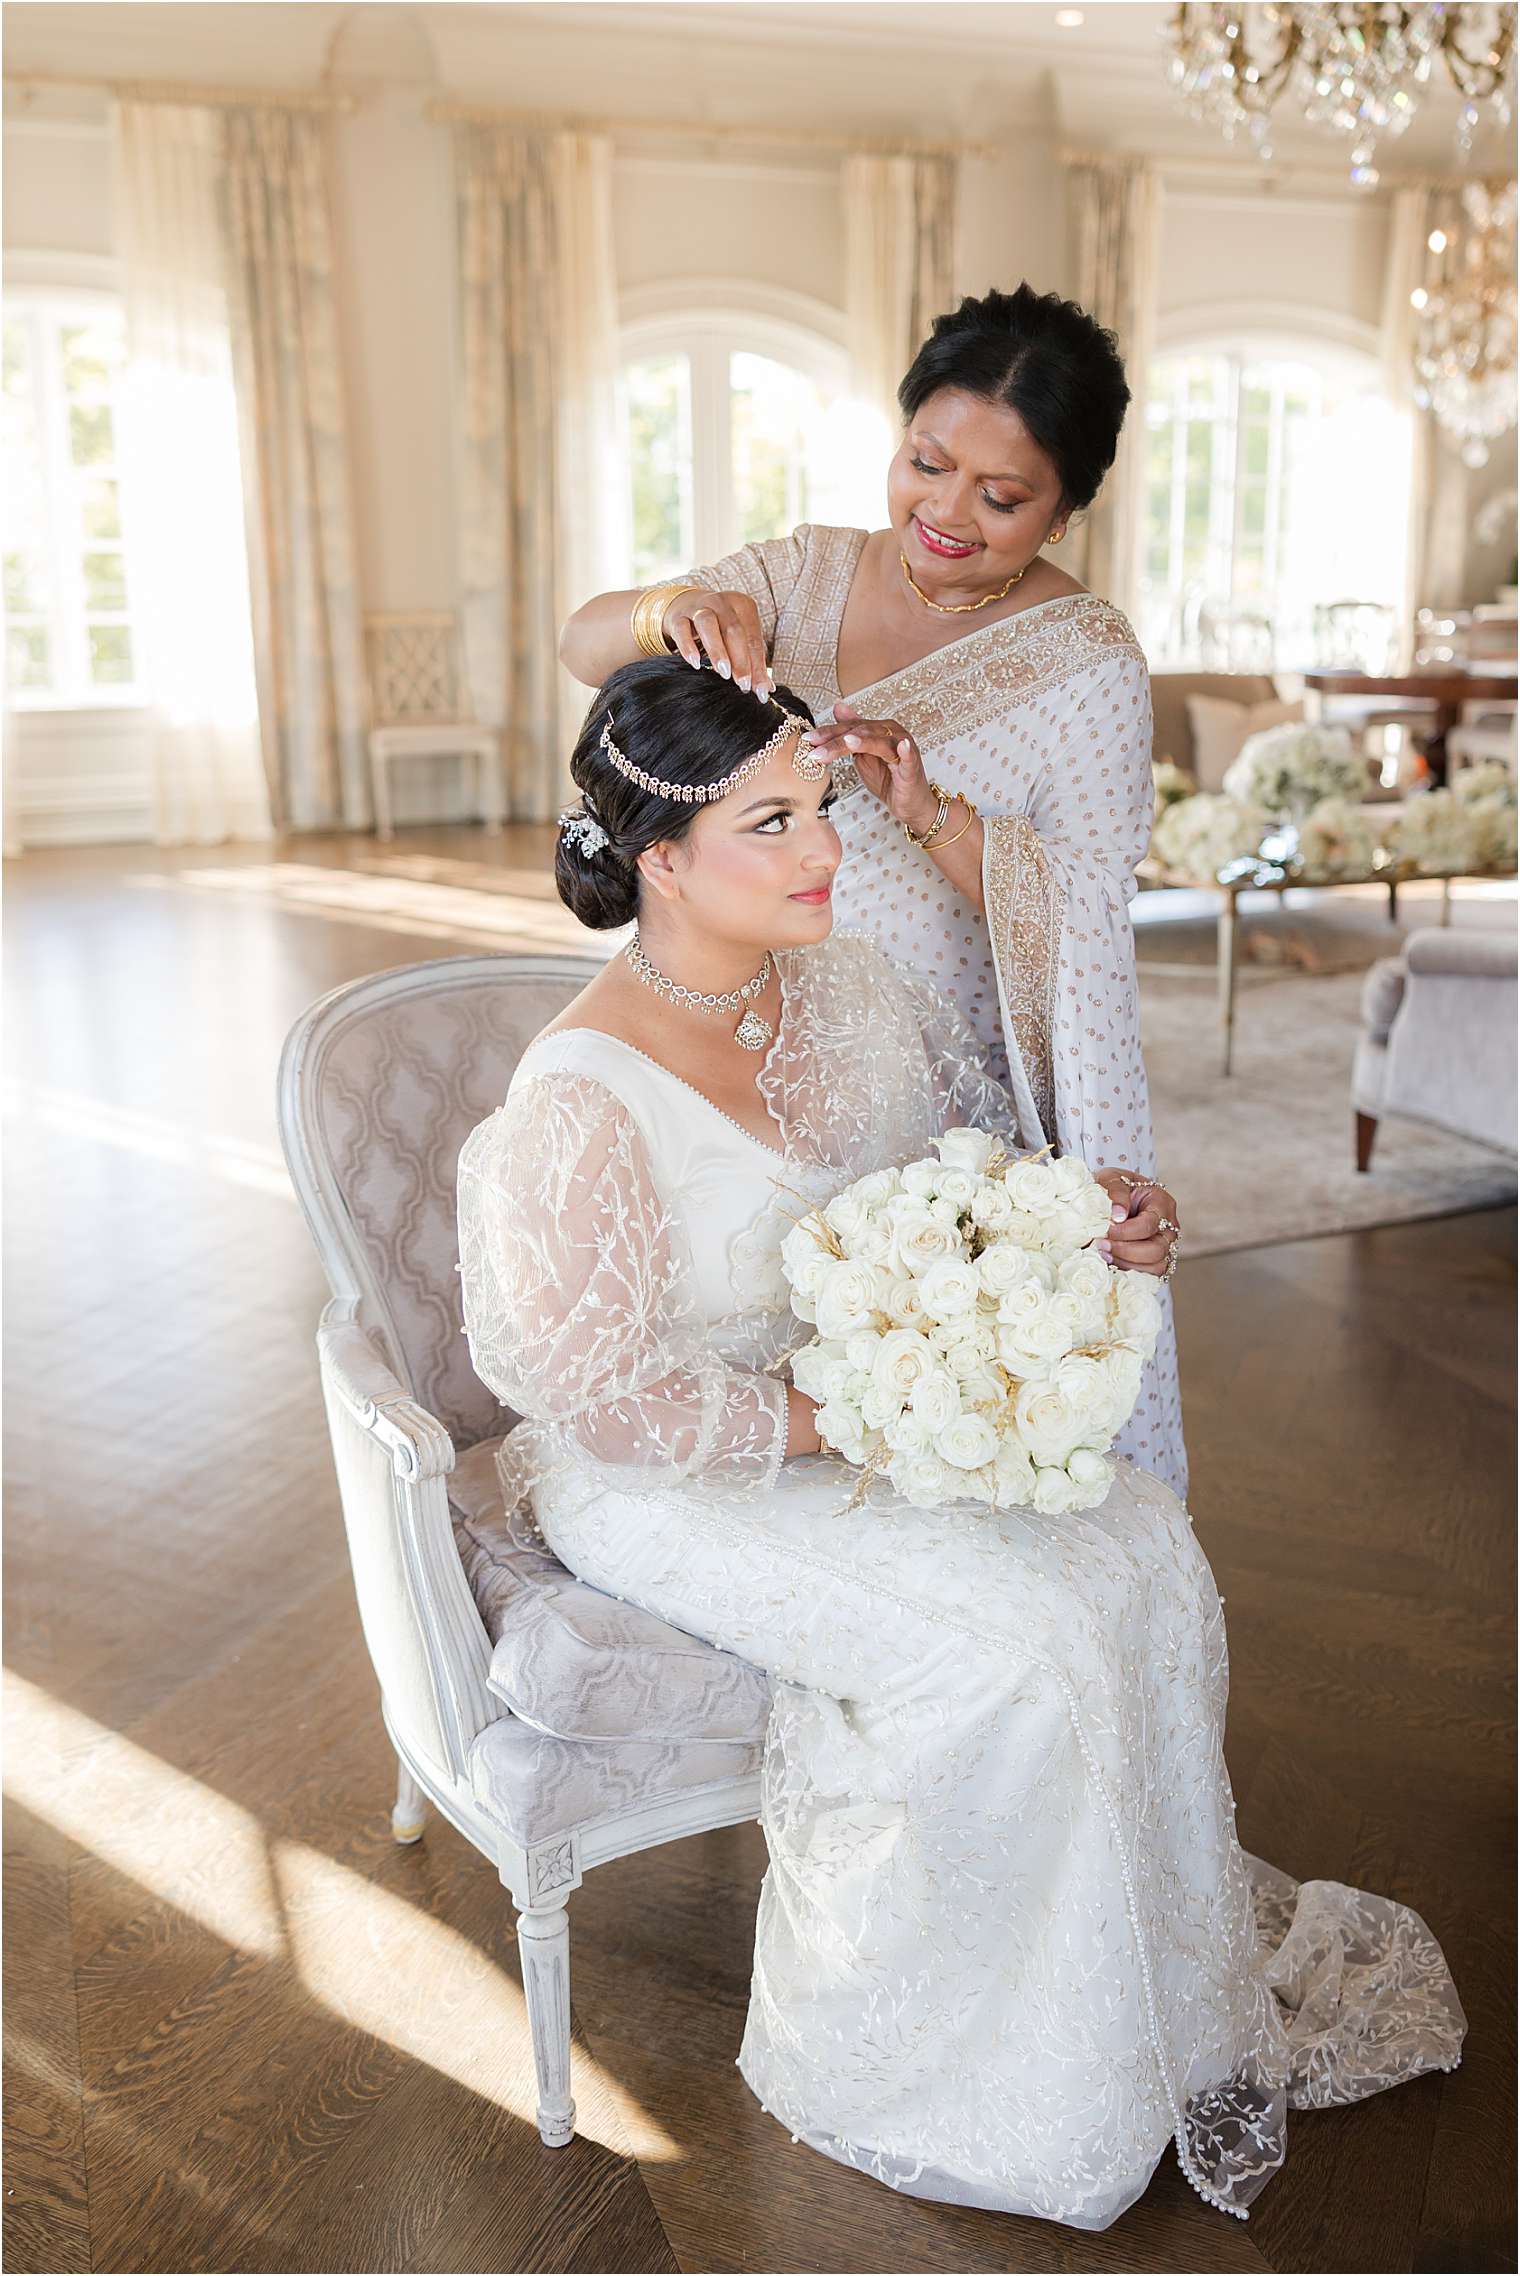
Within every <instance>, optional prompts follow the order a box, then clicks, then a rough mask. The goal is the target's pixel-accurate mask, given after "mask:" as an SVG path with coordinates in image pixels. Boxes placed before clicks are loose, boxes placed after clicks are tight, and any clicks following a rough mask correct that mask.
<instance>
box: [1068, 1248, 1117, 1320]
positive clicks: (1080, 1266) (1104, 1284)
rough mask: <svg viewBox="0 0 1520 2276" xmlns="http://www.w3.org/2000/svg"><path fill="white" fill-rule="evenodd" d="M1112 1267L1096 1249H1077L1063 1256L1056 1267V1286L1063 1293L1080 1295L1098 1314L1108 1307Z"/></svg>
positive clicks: (1104, 1312)
mask: <svg viewBox="0 0 1520 2276" xmlns="http://www.w3.org/2000/svg"><path fill="white" fill-rule="evenodd" d="M1113 1278H1114V1268H1113V1266H1112V1265H1110V1264H1105V1263H1104V1261H1103V1259H1102V1257H1100V1256H1099V1255H1098V1253H1097V1251H1096V1249H1079V1250H1078V1252H1077V1254H1076V1255H1075V1256H1073V1257H1065V1258H1063V1259H1062V1261H1061V1263H1060V1264H1059V1265H1058V1266H1057V1267H1056V1276H1055V1279H1056V1286H1057V1288H1058V1289H1060V1291H1061V1292H1062V1294H1063V1295H1066V1296H1080V1297H1082V1298H1083V1299H1084V1301H1085V1302H1087V1303H1089V1304H1091V1305H1093V1306H1095V1307H1096V1308H1097V1309H1098V1311H1099V1313H1100V1315H1102V1314H1106V1312H1107V1309H1108V1291H1109V1284H1110V1282H1111V1281H1112V1280H1113Z"/></svg>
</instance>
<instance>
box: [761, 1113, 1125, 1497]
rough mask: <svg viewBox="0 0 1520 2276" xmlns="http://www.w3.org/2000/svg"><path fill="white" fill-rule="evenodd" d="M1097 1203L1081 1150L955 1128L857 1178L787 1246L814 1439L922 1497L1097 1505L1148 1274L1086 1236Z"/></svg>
mask: <svg viewBox="0 0 1520 2276" xmlns="http://www.w3.org/2000/svg"><path fill="white" fill-rule="evenodd" d="M1111 1221H1112V1219H1111V1203H1110V1200H1109V1197H1108V1195H1107V1193H1106V1192H1105V1191H1104V1189H1103V1187H1102V1186H1100V1185H1099V1183H1098V1181H1097V1179H1096V1178H1095V1177H1094V1176H1093V1174H1092V1172H1091V1171H1090V1170H1089V1169H1088V1167H1087V1165H1086V1164H1085V1163H1084V1162H1081V1161H1077V1160H1074V1159H1070V1158H1068V1159H1066V1160H1063V1161H1051V1160H1048V1159H1046V1158H1044V1157H1043V1156H1042V1155H1032V1156H1027V1157H1023V1158H1011V1157H1010V1156H1009V1155H1008V1154H1007V1152H1006V1150H1005V1148H1004V1147H1003V1144H1002V1142H1001V1140H999V1139H997V1138H993V1137H989V1136H988V1135H987V1134H986V1133H985V1132H982V1131H978V1130H951V1131H947V1132H946V1134H945V1136H944V1137H943V1138H941V1139H940V1140H939V1141H938V1158H937V1159H935V1158H929V1159H926V1160H923V1161H918V1162H910V1163H909V1164H908V1166H907V1168H906V1169H902V1170H876V1171H873V1172H871V1173H870V1174H869V1175H868V1176H866V1177H862V1178H857V1179H856V1180H855V1182H854V1184H853V1185H850V1186H847V1187H846V1188H845V1190H844V1191H843V1192H842V1193H840V1194H837V1195H836V1196H835V1198H834V1199H833V1200H832V1201H830V1202H828V1203H827V1204H826V1205H825V1206H824V1207H823V1208H822V1209H815V1210H812V1211H810V1212H809V1213H808V1215H807V1216H805V1217H804V1218H802V1220H801V1221H800V1223H798V1224H796V1225H795V1226H793V1228H792V1229H791V1231H790V1232H789V1233H788V1234H787V1236H786V1238H785V1240H784V1241H783V1243H782V1252H781V1255H782V1265H783V1268H784V1270H785V1273H786V1277H787V1280H788V1282H789V1284H790V1287H791V1291H792V1299H791V1301H792V1310H793V1311H794V1312H795V1313H796V1314H797V1316H798V1318H799V1319H802V1320H806V1321H808V1322H809V1323H811V1324H812V1325H813V1327H814V1328H815V1329H816V1334H815V1337H814V1339H813V1340H812V1341H811V1342H810V1343H807V1344H804V1345H803V1346H802V1348H801V1349H800V1350H798V1351H797V1352H795V1353H794V1354H793V1355H792V1362H791V1371H792V1380H793V1382H794V1383H795V1384H796V1386H797V1388H798V1390H800V1391H802V1392H804V1393H805V1394H806V1395H807V1396H808V1397H809V1398H810V1399H816V1400H817V1401H818V1402H819V1405H818V1413H817V1418H816V1419H817V1425H818V1433H819V1436H820V1437H821V1438H822V1439H823V1440H824V1442H825V1444H827V1445H828V1446H830V1447H832V1448H833V1449H834V1450H835V1451H836V1452H837V1453H839V1454H841V1455H843V1457H844V1459H845V1460H846V1461H847V1462H850V1463H853V1464H855V1465H857V1466H858V1467H859V1468H860V1469H861V1470H862V1472H863V1473H864V1475H863V1476H862V1479H861V1482H860V1486H859V1488H858V1489H857V1498H858V1495H859V1494H861V1493H864V1492H865V1491H866V1490H867V1488H868V1486H869V1483H870V1481H871V1479H872V1478H874V1477H875V1476H877V1475H884V1476H885V1477H886V1478H888V1479H889V1480H890V1482H891V1483H892V1485H893V1486H894V1487H895V1488H896V1489H897V1491H898V1492H899V1493H900V1494H902V1495H903V1497H904V1498H905V1499H906V1500H908V1501H910V1502H912V1503H913V1504H914V1505H915V1507H917V1508H921V1509H933V1508H937V1507H938V1506H939V1505H940V1504H941V1503H944V1502H949V1501H967V1500H969V1501H977V1502H981V1503H984V1504H985V1505H986V1506H987V1507H988V1508H992V1509H1014V1508H1025V1509H1027V1508H1033V1509H1037V1510H1040V1511H1043V1512H1044V1513H1046V1514H1048V1515H1059V1514H1061V1513H1063V1512H1065V1511H1068V1510H1080V1509H1096V1508H1097V1507H1098V1506H1099V1505H1100V1503H1102V1502H1103V1500H1104V1499H1105V1498H1106V1496H1107V1494H1108V1490H1109V1487H1110V1485H1111V1484H1112V1482H1113V1475H1114V1472H1113V1464H1112V1462H1111V1461H1110V1460H1109V1459H1108V1450H1109V1448H1110V1447H1111V1446H1112V1444H1113V1439H1114V1434H1115V1433H1116V1432H1117V1431H1118V1430H1119V1429H1120V1428H1121V1427H1122V1425H1123V1424H1124V1423H1125V1421H1126V1420H1127V1419H1128V1417H1129V1415H1130V1414H1131V1412H1132V1411H1133V1409H1134V1405H1135V1401H1136V1399H1137V1398H1138V1397H1139V1393H1140V1376H1141V1370H1142V1369H1143V1367H1144V1365H1145V1362H1146V1360H1147V1359H1148V1358H1149V1357H1150V1355H1151V1352H1152V1351H1153V1350H1154V1348H1155V1343H1156V1337H1157V1334H1158V1332H1159V1329H1160V1324H1161V1303H1160V1299H1159V1296H1158V1294H1157V1291H1156V1287H1155V1283H1154V1282H1153V1281H1152V1280H1150V1279H1149V1278H1147V1277H1146V1276H1145V1275H1143V1274H1139V1273H1133V1272H1120V1271H1118V1270H1117V1269H1116V1268H1115V1267H1114V1266H1112V1265H1110V1264H1108V1263H1107V1262H1105V1260H1104V1259H1103V1258H1102V1257H1101V1256H1100V1255H1098V1253H1097V1252H1096V1250H1094V1249H1093V1248H1092V1246H1091V1243H1092V1242H1094V1241H1096V1240H1098V1239H1100V1238H1101V1237H1102V1235H1103V1234H1104V1233H1105V1232H1106V1231H1107V1230H1108V1227H1109V1225H1110V1223H1111Z"/></svg>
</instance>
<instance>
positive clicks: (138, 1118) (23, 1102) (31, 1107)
mask: <svg viewBox="0 0 1520 2276" xmlns="http://www.w3.org/2000/svg"><path fill="white" fill-rule="evenodd" d="M5 1115H6V1119H7V1120H8V1121H15V1122H21V1123H24V1124H25V1125H26V1126H27V1127H28V1128H29V1129H35V1130H51V1131H55V1132H57V1133H58V1134H59V1135H61V1136H64V1137H68V1138H87V1139H91V1140H93V1141H94V1142H95V1143H96V1144H97V1145H101V1146H112V1147H115V1148H116V1149H117V1150H118V1151H119V1152H121V1153H126V1154H137V1155H141V1156H144V1157H146V1158H147V1159H148V1160H150V1161H155V1162H172V1163H174V1164H175V1165H176V1166H178V1167H180V1168H183V1169H188V1170H201V1171H204V1172H205V1173H207V1174H208V1175H209V1176H212V1177H218V1178H222V1179H224V1180H225V1182H226V1183H227V1184H229V1185H241V1186H249V1187H251V1188H252V1189H253V1190H254V1191H255V1192H257V1193H272V1194H276V1195H278V1197H279V1198H280V1200H282V1201H294V1199H295V1192H294V1189H293V1188H292V1186H291V1183H290V1177H289V1173H288V1172H287V1170H286V1168H285V1163H284V1160H283V1159H282V1157H281V1155H280V1154H279V1152H278V1151H277V1149H276V1148H275V1147H273V1146H258V1145H254V1144H252V1143H250V1141H248V1140H247V1139H243V1138H221V1137H217V1136H215V1135H214V1134H213V1135H209V1136H208V1135H206V1134H204V1133H203V1132H201V1131H197V1130H186V1129H184V1128H182V1127H181V1126H180V1125H179V1124H177V1123H173V1122H165V1121H164V1120H163V1118H162V1117H161V1116H160V1115H156V1114H144V1113H142V1112H141V1111H140V1110H139V1109H137V1108H136V1107H129V1106H110V1105H108V1104H107V1103H106V1102H105V1100H103V1099H93V1098H87V1097H86V1096H85V1095H84V1094H83V1093H82V1092H79V1091H62V1090H51V1089H45V1088H44V1087H43V1086H42V1085H40V1084H33V1083H12V1084H8V1085H7V1087H6V1091H5Z"/></svg>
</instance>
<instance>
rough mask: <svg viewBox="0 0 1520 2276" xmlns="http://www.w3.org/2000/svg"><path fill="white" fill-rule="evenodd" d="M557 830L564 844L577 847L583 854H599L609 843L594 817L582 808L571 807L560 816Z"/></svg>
mask: <svg viewBox="0 0 1520 2276" xmlns="http://www.w3.org/2000/svg"><path fill="white" fill-rule="evenodd" d="M559 828H560V835H561V837H562V838H563V839H564V841H565V843H566V844H567V845H571V846H576V847H578V848H579V850H580V851H581V852H582V853H583V854H596V853H600V852H601V851H602V849H603V847H604V846H607V845H610V843H611V840H610V839H609V837H608V835H607V833H606V831H605V830H604V829H603V828H602V825H601V823H600V822H599V821H598V820H597V818H596V816H595V815H594V814H592V813H590V812H589V811H588V810H587V809H586V808H585V807H584V806H572V807H570V808H569V809H568V810H567V812H565V813H563V814H561V816H560V818H559Z"/></svg>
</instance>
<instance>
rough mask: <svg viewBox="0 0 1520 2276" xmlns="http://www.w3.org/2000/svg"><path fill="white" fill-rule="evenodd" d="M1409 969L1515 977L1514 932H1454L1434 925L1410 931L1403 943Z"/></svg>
mask: <svg viewBox="0 0 1520 2276" xmlns="http://www.w3.org/2000/svg"><path fill="white" fill-rule="evenodd" d="M1404 961H1405V964H1406V965H1407V966H1408V969H1409V970H1410V972H1412V973H1413V972H1442V973H1457V974H1460V975H1461V976H1462V977H1463V978H1464V979H1471V980H1513V979H1514V977H1515V973H1516V967H1517V955H1516V941H1515V936H1514V934H1513V933H1501V932H1455V931H1450V930H1446V929H1441V930H1437V929H1436V928H1435V927H1431V928H1430V929H1429V930H1428V931H1425V932H1417V933H1411V934H1410V936H1409V938H1408V940H1407V941H1406V942H1405V943H1404Z"/></svg>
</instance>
